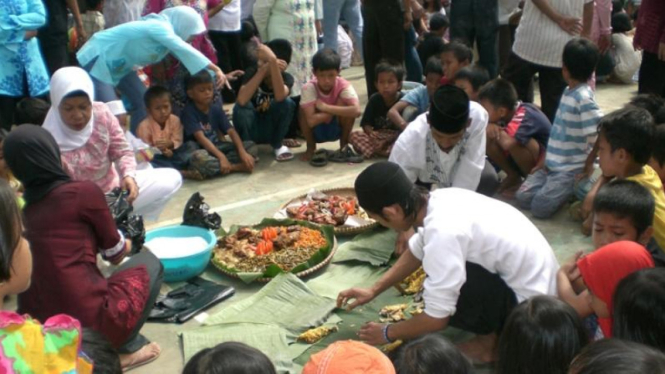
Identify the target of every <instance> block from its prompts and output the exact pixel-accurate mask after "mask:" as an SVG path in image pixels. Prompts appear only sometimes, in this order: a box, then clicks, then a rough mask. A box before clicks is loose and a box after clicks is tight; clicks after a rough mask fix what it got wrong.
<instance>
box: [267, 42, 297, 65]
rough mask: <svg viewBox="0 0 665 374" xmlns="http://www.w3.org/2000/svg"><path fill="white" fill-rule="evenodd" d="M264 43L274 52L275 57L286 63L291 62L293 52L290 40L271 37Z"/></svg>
mask: <svg viewBox="0 0 665 374" xmlns="http://www.w3.org/2000/svg"><path fill="white" fill-rule="evenodd" d="M266 45H267V46H268V48H270V50H271V51H272V53H274V54H275V57H277V58H278V59H280V60H284V61H286V63H287V65H288V64H290V63H291V55H292V54H293V47H291V42H289V41H288V40H286V39H273V40H271V41H269V42H268V43H266Z"/></svg>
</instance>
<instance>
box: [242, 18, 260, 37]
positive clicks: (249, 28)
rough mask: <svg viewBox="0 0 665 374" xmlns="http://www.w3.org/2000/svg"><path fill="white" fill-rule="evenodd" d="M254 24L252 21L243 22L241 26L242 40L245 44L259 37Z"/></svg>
mask: <svg viewBox="0 0 665 374" xmlns="http://www.w3.org/2000/svg"><path fill="white" fill-rule="evenodd" d="M258 34H259V33H258V32H257V31H256V27H255V26H254V22H252V21H250V20H244V21H242V24H241V25H240V40H241V41H243V42H247V41H249V40H250V39H251V38H253V37H255V36H258Z"/></svg>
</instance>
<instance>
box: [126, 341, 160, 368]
mask: <svg viewBox="0 0 665 374" xmlns="http://www.w3.org/2000/svg"><path fill="white" fill-rule="evenodd" d="M161 353H162V349H161V348H160V347H159V345H158V344H157V343H150V344H146V345H144V346H143V348H141V349H139V350H138V351H136V352H134V353H129V354H124V355H120V366H122V370H123V372H128V371H130V370H132V369H135V368H137V367H139V366H143V365H145V364H148V363H150V362H152V361H155V360H156V359H157V357H159V355H160V354H161Z"/></svg>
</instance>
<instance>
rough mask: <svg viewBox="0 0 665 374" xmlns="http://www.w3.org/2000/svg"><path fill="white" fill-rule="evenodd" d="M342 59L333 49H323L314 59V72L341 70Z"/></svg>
mask: <svg viewBox="0 0 665 374" xmlns="http://www.w3.org/2000/svg"><path fill="white" fill-rule="evenodd" d="M341 66H342V59H341V58H340V57H339V55H338V54H337V52H336V51H335V50H333V49H331V48H323V49H322V50H320V51H318V52H316V53H315V54H314V57H312V69H314V71H325V70H338V71H339V70H340V69H341Z"/></svg>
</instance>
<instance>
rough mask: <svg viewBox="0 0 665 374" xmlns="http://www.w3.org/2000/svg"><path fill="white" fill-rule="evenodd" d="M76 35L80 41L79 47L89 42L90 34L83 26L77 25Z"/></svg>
mask: <svg viewBox="0 0 665 374" xmlns="http://www.w3.org/2000/svg"><path fill="white" fill-rule="evenodd" d="M76 35H77V36H78V39H79V46H82V45H83V43H85V41H86V40H88V34H87V33H86V32H85V29H84V28H83V25H82V24H81V25H76Z"/></svg>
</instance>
